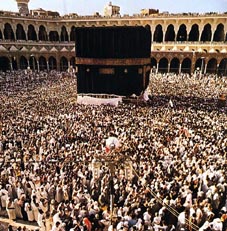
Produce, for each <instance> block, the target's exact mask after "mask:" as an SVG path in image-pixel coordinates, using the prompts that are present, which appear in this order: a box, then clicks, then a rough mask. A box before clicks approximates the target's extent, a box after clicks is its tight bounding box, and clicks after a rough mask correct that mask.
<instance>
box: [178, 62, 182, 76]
mask: <svg viewBox="0 0 227 231" xmlns="http://www.w3.org/2000/svg"><path fill="white" fill-rule="evenodd" d="M181 66H182V63H180V65H179V74H181Z"/></svg>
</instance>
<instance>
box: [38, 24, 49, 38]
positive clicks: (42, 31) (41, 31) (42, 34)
mask: <svg viewBox="0 0 227 231" xmlns="http://www.w3.org/2000/svg"><path fill="white" fill-rule="evenodd" d="M39 40H40V41H47V40H48V39H47V32H46V28H45V27H44V26H43V25H41V26H40V27H39Z"/></svg>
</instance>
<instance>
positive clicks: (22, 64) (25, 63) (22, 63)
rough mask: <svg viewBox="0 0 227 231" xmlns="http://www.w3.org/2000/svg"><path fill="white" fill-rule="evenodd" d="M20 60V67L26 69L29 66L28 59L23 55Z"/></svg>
mask: <svg viewBox="0 0 227 231" xmlns="http://www.w3.org/2000/svg"><path fill="white" fill-rule="evenodd" d="M19 62H20V69H22V70H24V69H27V68H28V61H27V59H26V58H25V57H24V56H23V55H22V56H21V57H20V59H19Z"/></svg>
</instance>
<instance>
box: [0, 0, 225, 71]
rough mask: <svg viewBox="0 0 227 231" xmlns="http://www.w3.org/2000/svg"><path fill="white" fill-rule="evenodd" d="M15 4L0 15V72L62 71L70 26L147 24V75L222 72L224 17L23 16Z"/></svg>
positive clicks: (70, 55)
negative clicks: (149, 39) (14, 9)
mask: <svg viewBox="0 0 227 231" xmlns="http://www.w3.org/2000/svg"><path fill="white" fill-rule="evenodd" d="M16 1H17V3H18V7H19V6H20V7H21V6H23V7H22V8H23V9H24V10H23V11H22V10H21V12H20V11H19V13H18V12H16V13H13V12H4V11H2V12H0V70H3V71H5V70H16V69H26V68H28V67H30V68H31V69H35V70H37V71H40V70H52V69H57V70H67V69H68V68H69V67H70V66H75V40H76V38H75V33H74V31H75V28H76V27H87V26H89V27H91V26H94V27H95V26H99V27H100V26H136V25H138V26H140V25H142V26H146V25H149V26H150V28H151V33H152V47H151V60H150V62H151V67H152V71H153V72H175V73H182V72H186V73H194V72H195V71H199V72H200V73H215V74H220V75H223V74H224V75H226V74H227V14H224V13H223V14H218V13H210V14H192V13H184V14H169V13H158V14H151V15H148V16H147V15H142V14H139V15H134V16H114V17H102V16H100V15H99V14H97V15H93V16H78V15H77V14H70V15H64V16H59V15H58V14H53V13H47V14H43V13H42V14H34V15H32V14H28V15H27V14H26V13H25V12H26V9H27V4H28V2H29V0H16ZM26 3H27V4H26ZM21 4H22V5H21ZM20 9H21V8H20ZM128 39H130V38H128Z"/></svg>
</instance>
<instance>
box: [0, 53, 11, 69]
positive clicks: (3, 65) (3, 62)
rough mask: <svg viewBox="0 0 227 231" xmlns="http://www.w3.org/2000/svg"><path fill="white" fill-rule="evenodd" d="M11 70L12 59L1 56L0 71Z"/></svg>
mask: <svg viewBox="0 0 227 231" xmlns="http://www.w3.org/2000/svg"><path fill="white" fill-rule="evenodd" d="M8 70H10V60H9V58H8V57H6V56H0V71H3V72H6V71H8Z"/></svg>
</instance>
